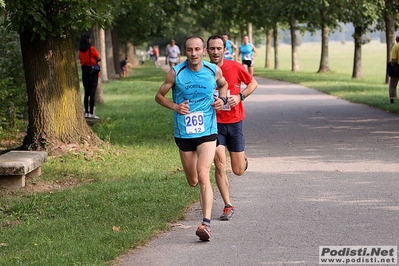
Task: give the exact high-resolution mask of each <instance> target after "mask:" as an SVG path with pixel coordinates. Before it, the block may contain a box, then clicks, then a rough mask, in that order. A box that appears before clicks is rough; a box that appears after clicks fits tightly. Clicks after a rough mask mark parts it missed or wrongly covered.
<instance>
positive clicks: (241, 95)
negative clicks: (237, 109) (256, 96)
mask: <svg viewBox="0 0 399 266" xmlns="http://www.w3.org/2000/svg"><path fill="white" fill-rule="evenodd" d="M246 97H247V96H245V95H244V94H242V93H240V99H241V101H244V100H245V98H246Z"/></svg>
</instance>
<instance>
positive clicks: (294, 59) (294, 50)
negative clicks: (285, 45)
mask: <svg viewBox="0 0 399 266" xmlns="http://www.w3.org/2000/svg"><path fill="white" fill-rule="evenodd" d="M290 32H291V71H292V72H297V71H299V62H298V47H297V45H296V24H295V22H294V20H292V21H291V23H290Z"/></svg>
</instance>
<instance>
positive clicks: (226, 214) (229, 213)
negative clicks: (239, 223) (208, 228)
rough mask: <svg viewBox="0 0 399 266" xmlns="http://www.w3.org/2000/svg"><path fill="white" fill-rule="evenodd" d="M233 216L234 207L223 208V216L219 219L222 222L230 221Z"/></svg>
mask: <svg viewBox="0 0 399 266" xmlns="http://www.w3.org/2000/svg"><path fill="white" fill-rule="evenodd" d="M233 216H234V206H231V205H230V206H226V207H224V208H223V214H222V215H220V217H219V219H220V220H223V221H227V220H230V219H231V218H233Z"/></svg>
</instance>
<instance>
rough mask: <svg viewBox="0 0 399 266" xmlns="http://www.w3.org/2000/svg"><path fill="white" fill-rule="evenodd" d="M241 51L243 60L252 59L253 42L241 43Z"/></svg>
mask: <svg viewBox="0 0 399 266" xmlns="http://www.w3.org/2000/svg"><path fill="white" fill-rule="evenodd" d="M240 51H241V59H242V60H252V52H253V51H252V43H248V44H241V46H240Z"/></svg>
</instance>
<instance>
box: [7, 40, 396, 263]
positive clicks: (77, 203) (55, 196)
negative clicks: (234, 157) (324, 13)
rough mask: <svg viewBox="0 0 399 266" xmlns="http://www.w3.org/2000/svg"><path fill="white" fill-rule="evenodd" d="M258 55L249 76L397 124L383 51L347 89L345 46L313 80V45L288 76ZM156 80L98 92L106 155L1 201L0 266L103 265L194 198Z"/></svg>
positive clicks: (370, 54) (177, 215)
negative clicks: (298, 87) (372, 110)
mask: <svg viewBox="0 0 399 266" xmlns="http://www.w3.org/2000/svg"><path fill="white" fill-rule="evenodd" d="M258 51H259V56H258V57H257V59H256V64H255V74H256V75H257V76H263V77H267V78H271V79H277V80H284V81H288V82H293V83H298V84H302V85H304V86H308V87H311V88H315V89H317V90H320V91H324V92H326V93H329V94H331V95H336V96H337V97H340V98H343V99H347V100H350V101H353V102H358V103H362V104H366V105H369V106H373V107H376V108H380V109H383V110H388V111H390V112H392V113H396V114H399V108H398V105H388V104H387V103H388V88H387V87H388V86H387V85H386V84H384V79H385V45H384V44H380V43H377V42H373V43H370V44H367V45H365V46H364V47H363V76H364V77H363V78H362V79H359V80H353V79H351V73H352V64H353V43H346V44H345V45H342V44H340V43H331V44H330V68H331V70H332V71H331V72H330V73H326V74H316V71H317V70H318V65H319V60H320V45H319V44H303V45H302V46H300V47H299V64H300V71H299V72H297V73H293V72H291V71H290V68H291V66H290V60H291V54H290V47H289V46H288V45H281V47H280V70H268V69H264V49H262V48H259V49H258ZM164 77H165V72H164V71H163V70H161V69H159V68H154V67H153V65H152V64H151V63H150V62H148V63H147V64H146V65H145V66H144V67H138V68H135V69H134V71H133V74H130V77H129V78H127V79H124V80H118V81H110V82H107V83H105V84H104V85H103V88H104V100H105V104H104V105H102V106H98V107H97V114H98V115H99V116H100V117H101V118H102V119H103V122H102V123H101V124H98V125H96V126H94V127H93V130H94V131H95V132H96V134H97V135H98V136H99V137H100V138H101V139H103V140H105V141H106V142H107V143H108V144H109V145H104V146H102V147H99V149H98V150H96V151H95V152H93V151H92V150H91V149H89V148H88V149H87V150H81V151H79V152H76V153H70V154H68V155H66V156H58V157H51V158H49V161H48V162H47V163H46V164H45V165H43V169H42V170H43V174H42V175H41V176H40V177H39V178H38V179H36V180H33V181H29V182H28V186H27V187H30V188H35V187H40V188H43V187H44V188H46V186H48V188H47V189H45V190H44V191H42V192H28V191H26V190H25V189H22V190H20V191H16V192H9V193H3V194H2V195H1V197H0V231H1V234H0V265H110V264H111V263H112V261H113V260H114V259H115V258H116V257H118V256H119V255H121V254H124V253H126V252H127V251H128V250H129V249H130V248H132V247H136V246H138V245H141V244H143V243H145V242H146V241H147V240H148V239H150V238H151V237H153V236H155V235H156V234H157V233H158V232H159V231H162V230H168V229H170V226H169V225H168V223H169V222H172V221H176V220H180V219H183V217H184V211H185V209H186V207H187V206H188V205H189V204H190V203H192V202H194V201H197V200H198V193H199V191H198V188H190V187H189V186H188V185H187V183H186V180H185V177H184V173H183V172H182V170H181V163H180V159H179V156H178V151H177V148H176V145H175V144H174V141H173V134H172V133H173V129H172V127H173V125H172V123H173V121H172V112H171V111H170V110H167V109H165V108H163V107H161V106H159V105H158V104H156V103H155V101H154V95H155V93H156V91H157V90H158V88H159V86H160V84H161V82H162V81H163V79H164ZM58 187H60V189H58ZM61 188H62V189H61ZM42 190H43V189H42ZM113 228H120V230H114V229H113Z"/></svg>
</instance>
